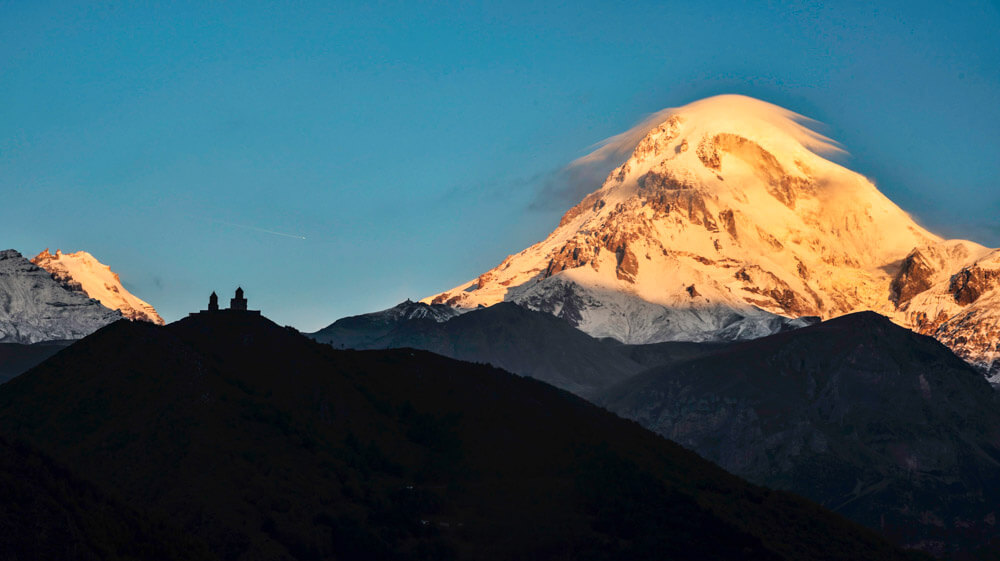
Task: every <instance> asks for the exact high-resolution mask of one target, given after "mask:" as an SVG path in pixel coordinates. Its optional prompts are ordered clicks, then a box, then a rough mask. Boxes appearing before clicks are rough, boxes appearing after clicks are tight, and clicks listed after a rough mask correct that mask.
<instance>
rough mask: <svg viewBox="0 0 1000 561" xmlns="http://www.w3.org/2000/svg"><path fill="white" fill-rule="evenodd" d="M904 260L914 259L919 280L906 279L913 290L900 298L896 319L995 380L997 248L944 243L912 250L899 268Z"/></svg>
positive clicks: (999, 331) (999, 317) (998, 359)
mask: <svg viewBox="0 0 1000 561" xmlns="http://www.w3.org/2000/svg"><path fill="white" fill-rule="evenodd" d="M907 262H912V263H919V265H914V266H912V267H911V268H913V269H914V270H919V271H921V272H920V273H918V274H917V275H916V276H917V277H919V278H923V279H925V280H921V281H919V282H916V283H910V284H911V285H912V290H911V292H913V294H909V297H908V298H907V299H905V300H903V299H901V300H900V303H899V309H898V311H897V315H896V317H895V319H896V321H897V322H899V323H902V324H903V325H906V326H908V327H911V328H912V329H913V330H915V331H917V332H919V333H923V334H925V335H932V336H934V337H935V338H936V339H938V340H939V341H941V342H942V343H944V344H945V345H947V346H948V347H949V348H951V350H952V351H954V352H955V354H957V355H958V356H960V357H962V358H963V359H965V360H966V361H968V362H969V363H971V364H972V365H974V366H976V367H977V368H979V369H980V370H982V371H983V372H985V373H986V375H987V376H988V377H989V378H990V381H991V382H993V383H1000V290H997V289H998V288H1000V251H997V250H990V249H987V248H984V247H982V246H979V245H977V244H973V243H971V242H962V241H947V242H942V243H939V244H936V245H933V246H928V247H921V248H917V249H914V250H913V252H912V253H910V255H908V256H907V258H906V261H904V269H905V268H906V266H905V263H907ZM900 276H902V275H897V278H899V277H900ZM910 277H913V275H912V274H911V275H910Z"/></svg>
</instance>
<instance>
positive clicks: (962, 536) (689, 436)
mask: <svg viewBox="0 0 1000 561" xmlns="http://www.w3.org/2000/svg"><path fill="white" fill-rule="evenodd" d="M601 402H602V403H604V404H605V405H606V406H607V407H608V408H609V409H611V410H612V411H615V412H617V413H619V414H620V415H623V416H625V417H628V418H631V419H635V420H636V421H638V422H639V423H641V424H642V425H643V426H646V427H647V428H650V429H651V430H653V431H655V432H657V433H659V434H662V435H664V436H666V437H667V438H670V439H672V440H676V441H677V442H679V443H681V444H683V445H684V446H687V447H689V448H691V449H692V450H694V451H696V452H698V453H699V454H701V455H702V456H704V457H706V458H708V459H710V460H712V461H714V462H717V463H718V464H719V465H721V466H722V467H724V468H726V469H728V470H730V471H732V472H733V473H736V474H739V475H741V476H744V477H747V478H748V479H750V480H751V481H755V482H757V483H761V484H766V485H768V486H771V487H776V488H782V489H790V490H793V491H795V492H796V493H800V494H802V495H805V496H807V497H810V498H812V499H813V500H816V501H817V502H819V503H821V504H823V505H825V506H827V507H830V508H832V509H834V510H836V511H838V512H840V513H843V514H845V515H846V516H848V517H850V518H852V519H854V520H856V521H859V522H862V523H864V524H865V525H867V526H869V527H872V528H876V529H879V530H881V531H882V532H883V533H885V534H886V535H888V536H890V537H892V538H893V539H894V540H897V541H898V543H903V544H907V545H908V546H911V547H920V548H922V549H926V550H928V551H932V552H935V553H937V554H942V555H943V554H950V553H955V552H956V551H957V552H963V553H968V552H970V551H972V550H975V549H977V548H979V547H982V546H984V545H985V544H988V543H990V542H991V541H996V540H997V539H998V538H1000V527H998V526H997V525H996V522H995V517H996V515H997V514H998V505H1000V409H998V408H997V399H996V396H995V394H994V392H993V390H992V389H991V388H990V386H989V384H988V383H987V382H986V380H985V379H984V378H983V377H982V375H981V374H979V373H977V372H976V371H975V370H974V369H972V368H971V367H970V366H969V365H968V364H966V363H965V362H963V361H962V360H960V359H959V358H957V357H956V356H955V355H954V354H952V352H951V351H949V350H948V349H947V348H946V347H944V346H943V345H942V344H940V343H938V342H937V341H935V340H934V339H932V338H930V337H925V336H922V335H917V334H914V333H913V332H911V331H909V330H906V329H904V328H901V327H899V326H896V325H895V324H893V323H891V322H890V321H889V320H888V319H886V318H884V317H882V316H879V315H878V314H875V313H872V312H864V313H858V314H852V315H848V316H844V317H841V318H838V319H834V320H830V321H827V322H824V323H822V324H819V325H815V326H811V327H807V328H803V329H799V330H796V331H791V332H787V333H781V334H777V335H772V336H770V337H766V338H763V339H759V340H754V341H748V342H744V343H738V344H734V345H730V346H727V347H724V348H720V349H718V350H717V351H716V352H714V353H712V354H710V355H708V356H703V357H700V358H694V359H692V360H690V361H687V362H683V363H680V364H674V365H672V366H668V367H658V368H653V369H651V370H649V371H647V372H644V373H642V374H640V375H638V376H636V377H634V378H631V379H629V380H627V381H625V382H623V383H622V384H620V385H619V386H617V387H615V388H613V389H611V390H609V391H608V392H606V394H605V395H604V397H603V399H602V400H601ZM994 555H995V551H994Z"/></svg>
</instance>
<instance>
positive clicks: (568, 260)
mask: <svg viewBox="0 0 1000 561" xmlns="http://www.w3.org/2000/svg"><path fill="white" fill-rule="evenodd" d="M656 116H657V117H658V118H657V119H655V120H654V121H652V122H650V121H647V124H644V125H641V126H640V127H641V128H637V129H633V130H632V131H628V132H626V133H623V134H622V135H619V136H617V137H613V138H612V139H609V141H608V142H606V143H605V145H603V146H602V147H601V148H600V149H599V150H597V151H596V152H595V153H593V154H591V155H590V156H587V157H584V158H582V159H581V160H578V161H577V162H575V163H574V164H573V166H584V165H588V164H589V163H590V162H591V161H593V160H596V159H600V158H602V157H604V156H605V155H607V154H608V153H614V152H616V151H623V150H624V151H625V153H628V151H629V150H630V151H631V155H630V156H628V158H627V159H626V161H625V162H624V163H622V164H621V165H620V166H618V167H617V168H616V169H614V170H613V171H612V172H611V174H610V175H609V176H608V177H607V179H606V180H605V181H604V183H603V185H601V186H600V188H599V189H597V190H596V191H594V192H593V193H591V194H590V195H588V196H586V197H585V198H584V199H583V201H581V202H580V203H579V204H578V205H576V206H575V207H573V208H572V209H570V210H569V211H568V212H567V213H566V214H565V216H563V218H562V220H561V222H560V224H559V226H558V227H557V228H556V230H555V231H553V232H552V233H551V234H550V235H549V236H548V238H546V239H545V240H544V241H542V242H540V243H538V244H535V245H533V246H531V247H529V248H527V249H525V250H524V251H521V252H520V253H518V254H515V255H511V256H509V257H508V258H507V259H505V260H504V261H503V262H502V263H501V264H500V265H498V266H497V267H496V268H494V269H492V270H490V271H488V272H486V273H484V274H482V275H480V276H479V278H477V279H475V280H473V281H470V282H467V283H464V284H462V285H459V286H457V287H455V288H453V289H451V290H449V291H446V292H443V293H441V294H438V295H435V296H432V297H429V298H427V299H426V300H425V301H426V302H435V303H447V304H450V305H452V306H455V307H458V308H473V307H476V306H478V305H487V306H488V305H491V304H494V303H497V302H500V301H504V300H508V301H514V302H517V303H520V304H522V305H526V306H528V307H530V308H533V309H537V310H542V311H547V312H550V313H553V314H555V315H558V316H561V317H564V318H566V319H568V320H570V321H571V322H572V323H573V324H574V325H576V326H577V327H579V328H581V329H583V330H584V331H586V332H588V333H590V334H591V335H594V336H610V337H614V338H617V339H619V340H622V341H625V342H629V343H645V342H656V341H665V340H711V339H733V338H747V337H756V336H760V335H764V334H767V333H771V332H773V331H775V330H777V329H781V328H783V327H784V326H786V325H787V324H788V320H787V319H786V318H797V317H801V316H820V317H822V318H830V317H835V316H839V315H843V314H846V313H849V312H853V311H860V310H875V311H878V312H881V313H883V314H886V315H889V316H891V317H892V318H894V319H895V320H896V321H897V322H899V323H902V324H903V325H906V326H909V327H912V328H915V329H918V330H921V331H924V332H927V333H932V334H934V335H936V336H938V337H939V338H940V339H941V340H942V341H943V342H945V343H946V344H949V345H951V346H952V348H953V349H955V350H956V351H959V352H960V354H961V353H963V352H964V354H963V356H964V357H965V358H966V359H968V360H970V361H972V362H975V361H976V357H977V356H979V357H982V356H985V355H984V354H983V353H986V352H994V353H995V351H996V349H995V348H993V349H992V350H990V349H986V347H987V346H988V341H987V340H986V335H984V337H983V341H982V344H981V345H980V344H975V345H973V347H975V348H974V349H973V348H968V346H967V345H966V346H965V347H963V346H961V345H959V344H958V342H957V341H958V338H956V337H955V336H949V335H948V332H947V330H948V328H949V325H951V324H950V323H949V322H954V321H957V320H958V318H959V317H960V316H961V315H962V314H966V315H968V313H969V309H970V308H969V306H970V305H973V304H974V302H980V301H981V303H980V306H986V307H989V308H990V309H991V310H997V313H995V314H994V316H1000V308H998V307H997V304H1000V302H996V301H995V300H993V297H992V296H990V295H991V294H993V292H992V291H993V290H994V289H995V287H996V285H997V282H996V277H993V276H990V275H991V274H984V275H980V276H979V277H976V279H979V278H980V277H982V278H983V279H985V280H983V281H982V282H979V281H977V282H979V284H981V285H982V291H981V292H983V294H982V295H981V296H978V297H977V298H976V299H975V300H974V301H970V302H967V303H963V300H962V299H961V298H959V297H956V296H955V294H954V290H952V289H949V288H948V285H949V283H950V282H951V278H952V275H955V274H956V273H958V271H959V269H961V268H962V267H969V266H973V264H974V263H976V262H978V261H977V260H979V259H983V258H984V257H985V256H987V255H990V254H991V252H992V250H988V249H986V248H984V247H982V246H980V245H978V244H975V243H972V242H966V241H952V242H946V241H944V240H942V239H941V238H940V237H938V236H936V235H934V234H932V233H931V232H928V231H927V230H925V229H924V228H922V227H921V226H919V225H918V224H916V223H915V222H914V221H913V220H912V219H911V218H910V216H909V215H908V214H907V213H905V212H904V211H903V210H901V209H900V208H899V207H897V206H896V205H895V204H894V203H893V202H892V201H890V200H889V199H888V198H886V197H885V196H884V195H882V193H880V192H879V191H878V189H877V188H876V187H875V185H874V184H872V182H871V181H869V180H868V179H866V178H865V177H863V176H861V175H859V174H857V173H855V172H853V171H851V170H849V169H847V168H844V167H842V166H840V165H838V164H835V163H833V162H831V161H829V160H826V159H825V158H823V157H822V156H821V154H829V153H832V152H837V151H839V150H840V149H839V148H838V147H837V146H836V144H835V143H834V142H833V141H831V140H830V139H827V138H825V137H823V136H821V135H819V134H817V133H815V132H813V131H812V130H810V129H809V128H807V127H806V126H804V125H803V123H805V122H807V120H806V119H805V118H804V117H802V116H800V115H797V114H795V113H792V112H790V111H788V110H785V109H782V108H780V107H778V106H775V105H772V104H769V103H766V102H763V101H759V100H756V99H752V98H749V97H744V96H737V95H723V96H717V97H712V98H708V99H704V100H701V101H697V102H695V103H692V104H689V105H686V106H684V107H680V108H677V109H672V110H664V111H661V112H660V113H658V114H657V115H656ZM917 248H931V249H924V250H923V251H924V253H926V254H927V255H932V254H933V256H934V258H935V259H937V258H938V257H940V259H939V260H938V261H935V264H936V265H935V267H937V268H935V269H934V273H933V274H931V273H927V274H926V275H925V276H928V279H929V280H928V281H927V282H926V283H923V282H921V283H916V284H913V283H910V284H909V285H907V283H908V282H909V280H908V278H903V279H899V278H896V277H898V276H900V275H901V274H902V273H901V271H902V270H903V269H905V267H904V265H905V263H906V259H907V256H908V255H911V252H913V251H914V250H916V249H917ZM948 248H950V249H948ZM992 255H993V256H994V259H993V261H990V263H992V262H995V261H997V258H996V255H997V254H995V253H993V254H992ZM928 259H930V257H928ZM997 269H998V270H1000V265H998V266H997ZM983 270H985V269H983ZM989 270H993V269H989ZM921 274H923V273H921ZM904 276H905V275H904ZM924 284H926V286H924ZM899 286H909V289H908V290H909V292H914V291H916V292H914V293H913V294H909V293H908V294H907V295H908V296H909V297H908V298H907V299H906V300H901V299H900V298H899V296H898V290H896V289H895V288H893V287H899ZM918 288H919V290H917V289H918ZM904 292H906V291H905V290H904ZM925 292H926V294H924V293H925ZM987 292H988V293H989V294H986V293H987ZM917 294H919V295H920V297H917ZM998 298H1000V297H998ZM966 300H968V298H966ZM991 302H992V303H991ZM922 313H923V314H926V317H925V316H924V315H921V314H922ZM942 314H943V315H942ZM976 317H979V316H976ZM997 319H1000V317H997V318H995V319H993V320H990V321H992V323H991V325H993V326H996V325H998V322H997V321H996V320H997ZM973 323H975V322H973ZM793 325H794V324H793ZM980 327H981V326H980ZM968 328H969V325H968V322H965V323H963V324H962V327H961V330H967V329H968ZM991 329H992V328H991ZM989 332H992V333H995V329H994V330H993V331H989V330H987V331H986V332H984V333H989ZM993 341H996V338H995V337H994V338H993ZM966 343H967V340H966ZM966 343H963V344H966ZM993 344H994V345H995V343H993ZM974 355H975V356H974ZM979 365H980V366H981V367H985V368H986V369H987V370H988V369H989V367H990V366H989V365H984V364H982V361H980V364H979Z"/></svg>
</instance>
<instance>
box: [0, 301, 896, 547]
mask: <svg viewBox="0 0 1000 561" xmlns="http://www.w3.org/2000/svg"><path fill="white" fill-rule="evenodd" d="M0 427H2V428H0V432H3V433H5V434H8V435H15V436H16V437H19V438H23V439H26V440H27V441H29V442H31V443H32V444H33V445H35V446H38V447H39V448H41V449H42V450H44V451H45V453H47V454H51V455H52V456H53V457H54V458H55V459H56V460H57V461H59V462H62V463H63V464H64V465H67V466H72V469H73V470H74V473H76V474H78V475H79V476H80V477H82V478H84V479H86V480H89V481H92V482H94V484H95V485H97V486H99V487H100V488H102V489H106V490H108V491H109V492H110V493H113V494H114V495H115V496H119V497H121V498H122V500H123V501H124V502H125V503H126V506H127V507H128V508H131V509H135V510H137V511H142V512H145V513H148V514H150V515H153V516H166V517H169V518H170V519H171V520H172V521H174V522H176V523H177V524H179V525H180V526H181V527H182V528H183V529H184V530H185V531H187V532H188V533H190V535H192V536H194V537H195V538H198V539H201V540H204V541H205V542H207V543H208V544H209V545H210V547H211V548H212V550H213V551H214V552H215V553H216V554H218V555H219V557H221V558H223V559H241V560H242V559H246V560H250V559H451V558H454V559H629V560H635V559H654V558H655V559H660V558H663V557H664V556H668V557H670V558H672V559H789V560H791V559H795V560H809V559H845V560H846V559H852V560H853V559H904V558H909V556H910V555H911V554H908V553H904V552H902V551H899V550H896V549H894V548H893V547H891V546H889V545H888V544H887V543H886V542H885V541H883V539H882V538H881V537H879V536H877V535H876V534H874V533H873V532H871V531H869V530H867V529H864V528H861V527H860V526H858V525H856V524H854V523H853V522H849V521H847V520H846V519H844V518H842V517H840V516H838V515H835V514H833V513H830V512H828V511H826V510H823V509H821V508H819V507H817V506H815V505H814V504H812V503H810V502H808V501H805V500H802V499H800V498H797V497H795V496H793V495H790V494H786V493H783V492H774V491H768V490H766V489H763V488H760V487H755V486H753V485H749V484H747V483H745V482H743V481H742V480H740V479H738V478H736V477H734V476H732V475H729V474H727V473H726V472H724V471H722V470H721V469H719V468H718V467H716V466H714V465H712V464H710V463H709V462H706V461H705V460H703V459H701V458H699V457H698V456H696V455H695V454H693V453H691V452H688V451H686V450H684V449H683V448H681V447H680V446H678V445H676V444H674V443H671V442H669V441H666V440H663V439H662V438H661V437H659V436H656V435H654V434H653V433H651V432H649V431H647V430H645V429H642V428H640V427H639V426H637V425H636V424H634V423H632V422H630V421H625V420H622V419H620V418H618V417H616V416H614V415H612V414H609V413H607V412H605V411H603V410H601V409H599V408H597V407H596V406H594V405H591V404H589V403H587V402H585V401H583V400H581V399H579V398H577V397H575V396H573V395H571V394H569V393H566V392H564V391H561V390H558V389H556V388H553V387H551V386H549V385H547V384H543V383H541V382H538V381H535V380H531V379H525V378H520V377H516V376H512V375H510V374H508V373H506V372H503V371H501V370H497V369H495V368H491V367H487V366H482V365H474V364H469V363H463V362H459V361H455V360H451V359H448V358H444V357H441V356H438V355H434V354H431V353H427V352H422V351H414V350H395V351H365V352H358V351H338V350H335V349H332V348H330V347H329V346H327V345H322V344H319V343H316V342H313V341H311V340H309V339H307V338H306V337H304V336H302V335H300V334H298V333H297V332H295V331H294V330H291V329H283V328H280V327H278V326H276V325H274V324H273V323H271V322H270V321H268V320H266V319H264V318H261V317H259V316H253V315H247V314H227V313H219V314H206V315H200V316H195V317H190V318H187V319H184V320H181V321H179V322H177V323H174V324H171V325H169V326H167V327H157V326H154V325H151V324H146V323H139V322H136V323H129V322H118V323H115V324H113V325H111V326H108V327H106V328H104V329H102V330H100V331H98V332H97V333H95V334H94V335H92V336H90V337H88V338H86V339H84V340H82V341H80V342H79V343H77V344H75V345H73V346H72V347H70V348H68V349H66V350H65V351H64V352H61V353H59V354H58V355H56V356H54V357H52V358H51V359H49V360H48V361H46V362H45V363H43V364H41V365H39V366H38V367H36V368H35V369H33V370H31V371H30V372H28V373H26V374H24V375H22V376H19V377H18V378H15V379H14V380H12V381H10V382H8V383H7V384H5V385H4V386H2V387H0ZM8 438H10V437H8Z"/></svg>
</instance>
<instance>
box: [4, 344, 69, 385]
mask: <svg viewBox="0 0 1000 561" xmlns="http://www.w3.org/2000/svg"><path fill="white" fill-rule="evenodd" d="M71 343H72V341H44V342H41V343H34V344H31V345H25V344H21V343H0V384H2V383H4V382H6V381H7V380H10V379H11V378H13V377H15V376H18V375H20V374H22V373H23V372H27V371H28V370H29V369H31V368H32V367H33V366H35V365H37V364H40V363H41V362H42V361H44V360H45V359H47V358H49V357H50V356H52V355H54V354H56V353H58V352H59V351H60V350H62V349H64V348H66V347H67V346H68V345H70V344H71Z"/></svg>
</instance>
